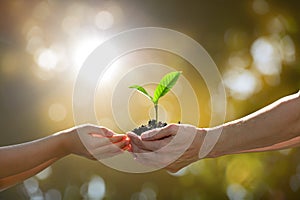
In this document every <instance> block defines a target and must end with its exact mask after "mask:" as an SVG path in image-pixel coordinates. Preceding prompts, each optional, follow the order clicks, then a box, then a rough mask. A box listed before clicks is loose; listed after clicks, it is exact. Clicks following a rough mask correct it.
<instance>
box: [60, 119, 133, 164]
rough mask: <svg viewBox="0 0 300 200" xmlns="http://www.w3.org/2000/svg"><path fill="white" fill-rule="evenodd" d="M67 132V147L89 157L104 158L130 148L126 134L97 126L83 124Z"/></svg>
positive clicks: (75, 152)
mask: <svg viewBox="0 0 300 200" xmlns="http://www.w3.org/2000/svg"><path fill="white" fill-rule="evenodd" d="M64 132H65V133H66V134H67V136H68V137H67V138H66V145H65V146H66V148H67V150H68V151H69V152H70V153H73V154H76V155H80V156H84V157H86V158H89V159H93V160H95V159H98V160H99V159H104V158H108V157H112V156H115V155H117V154H120V153H122V152H123V151H124V150H126V149H127V148H128V145H129V141H128V139H127V136H126V135H121V134H115V133H114V132H112V131H111V130H109V129H107V128H105V127H101V126H96V125H90V124H87V125H82V126H78V127H75V128H71V129H68V130H66V131H64Z"/></svg>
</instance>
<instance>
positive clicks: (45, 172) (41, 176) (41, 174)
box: [35, 166, 52, 180]
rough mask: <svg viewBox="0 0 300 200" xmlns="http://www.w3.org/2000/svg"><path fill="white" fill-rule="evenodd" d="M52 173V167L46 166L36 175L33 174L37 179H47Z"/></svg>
mask: <svg viewBox="0 0 300 200" xmlns="http://www.w3.org/2000/svg"><path fill="white" fill-rule="evenodd" d="M51 174H52V167H51V166H50V167H47V168H46V169H44V170H43V171H41V172H39V173H38V174H37V175H35V176H36V177H37V178H38V179H39V180H44V179H47V178H48V177H49V176H50V175H51Z"/></svg>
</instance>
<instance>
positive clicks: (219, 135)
mask: <svg viewBox="0 0 300 200" xmlns="http://www.w3.org/2000/svg"><path fill="white" fill-rule="evenodd" d="M223 128H224V127H223V126H219V127H214V128H205V129H204V131H205V134H204V135H205V137H204V139H203V142H202V144H201V148H200V151H199V158H200V159H202V158H216V157H220V156H223V155H226V154H227V153H226V152H228V149H227V147H226V145H224V144H225V143H224V142H222V141H224V138H225V136H224V133H223Z"/></svg>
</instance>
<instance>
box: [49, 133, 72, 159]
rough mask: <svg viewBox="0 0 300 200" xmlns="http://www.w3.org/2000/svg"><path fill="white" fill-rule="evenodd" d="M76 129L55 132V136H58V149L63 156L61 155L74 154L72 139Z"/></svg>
mask: <svg viewBox="0 0 300 200" xmlns="http://www.w3.org/2000/svg"><path fill="white" fill-rule="evenodd" d="M73 131H74V130H71V131H69V130H66V131H63V132H59V133H57V134H54V137H56V138H57V141H58V142H57V143H58V145H57V149H58V150H57V151H58V154H59V155H60V156H61V157H64V156H67V155H70V154H72V148H71V147H72V145H71V143H72V142H71V141H72V140H74V133H73Z"/></svg>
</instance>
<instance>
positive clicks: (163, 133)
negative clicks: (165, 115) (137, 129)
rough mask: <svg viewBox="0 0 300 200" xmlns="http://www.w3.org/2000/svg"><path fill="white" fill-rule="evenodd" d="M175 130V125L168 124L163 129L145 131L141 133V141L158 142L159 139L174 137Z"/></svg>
mask: <svg viewBox="0 0 300 200" xmlns="http://www.w3.org/2000/svg"><path fill="white" fill-rule="evenodd" d="M177 129H178V128H177V127H176V125H174V124H170V125H168V126H166V127H163V128H159V129H153V130H150V131H146V132H145V133H143V134H142V135H141V139H142V140H145V141H150V140H160V139H163V138H166V137H169V136H172V135H175V134H176V130H177Z"/></svg>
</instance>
